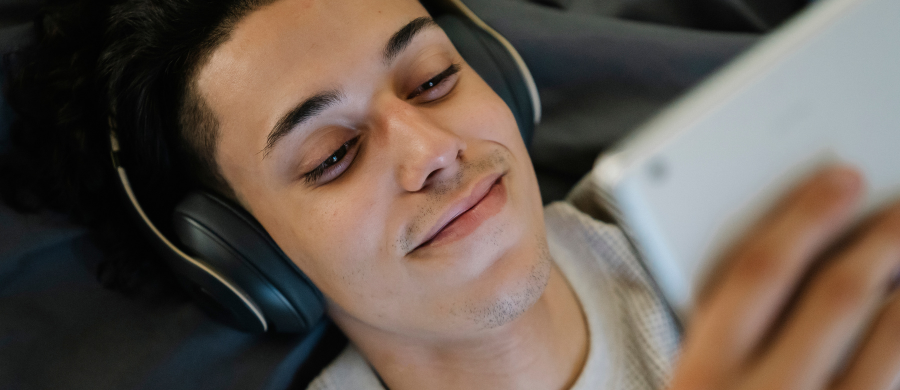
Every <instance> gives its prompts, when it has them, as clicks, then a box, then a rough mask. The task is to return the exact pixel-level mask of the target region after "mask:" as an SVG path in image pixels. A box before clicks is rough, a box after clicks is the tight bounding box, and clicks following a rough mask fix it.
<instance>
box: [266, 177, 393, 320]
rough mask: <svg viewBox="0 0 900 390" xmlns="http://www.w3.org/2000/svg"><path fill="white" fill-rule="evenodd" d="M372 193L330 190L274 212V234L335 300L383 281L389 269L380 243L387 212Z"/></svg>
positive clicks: (387, 256) (352, 296) (353, 296)
mask: <svg viewBox="0 0 900 390" xmlns="http://www.w3.org/2000/svg"><path fill="white" fill-rule="evenodd" d="M363 187H365V186H363ZM329 193H330V192H329ZM376 193H378V192H377V191H371V190H369V191H366V190H362V189H359V188H352V189H348V188H344V189H341V190H340V191H338V190H337V189H335V191H334V193H333V194H332V196H329V195H328V193H324V192H323V194H320V195H321V196H319V197H318V198H319V199H316V200H310V199H305V200H304V202H303V203H304V204H309V205H313V204H314V205H315V207H296V208H294V209H293V210H294V211H292V212H284V213H282V214H281V215H279V216H278V217H277V218H278V219H279V222H278V226H277V227H276V228H275V229H277V231H278V232H279V233H278V237H275V235H274V234H273V238H275V240H276V242H277V243H278V244H279V246H281V247H282V249H283V250H284V251H285V253H286V254H287V255H288V257H290V258H291V259H292V260H293V261H294V262H295V263H296V264H297V266H298V267H299V268H300V269H301V270H302V271H303V272H304V273H306V275H307V276H309V278H310V280H312V282H313V283H314V284H315V285H316V286H317V287H319V289H320V290H322V292H323V293H324V294H325V295H326V296H328V297H329V298H330V299H332V300H334V301H337V302H346V301H347V300H353V299H358V298H359V295H360V294H362V289H361V287H363V286H371V285H372V284H373V283H375V284H379V283H383V282H384V278H385V275H384V274H385V272H384V271H385V270H386V269H390V268H391V265H390V264H391V262H390V259H391V257H390V253H389V252H388V248H386V245H384V242H385V231H384V230H385V229H384V228H385V221H386V219H387V218H388V217H389V216H388V215H387V213H385V212H384V211H381V210H380V207H379V203H378V202H377V197H376V195H375V194H376ZM290 209H291V208H289V207H286V208H284V209H283V210H290ZM348 286H350V288H348ZM357 287H360V288H357Z"/></svg>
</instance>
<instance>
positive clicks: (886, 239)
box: [753, 205, 900, 390]
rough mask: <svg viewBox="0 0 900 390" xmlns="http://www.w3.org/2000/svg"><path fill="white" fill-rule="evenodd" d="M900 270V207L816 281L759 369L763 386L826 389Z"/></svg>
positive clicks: (758, 379)
mask: <svg viewBox="0 0 900 390" xmlns="http://www.w3.org/2000/svg"><path fill="white" fill-rule="evenodd" d="M898 270H900V205H898V206H895V207H894V208H893V209H891V210H890V211H888V212H887V213H886V214H884V216H883V217H882V218H879V221H878V222H877V223H875V224H874V225H873V226H872V227H871V228H869V229H867V231H866V232H864V234H863V235H862V236H861V237H860V238H859V239H858V240H856V241H855V242H853V243H851V244H850V246H849V247H848V248H847V249H846V250H845V251H844V252H843V253H842V254H840V255H839V256H838V257H836V258H834V259H833V262H832V263H830V264H828V265H827V266H826V267H825V268H824V269H823V270H822V271H821V273H819V274H817V275H815V276H814V278H813V279H812V280H811V282H810V285H809V289H808V290H807V291H806V292H804V293H803V295H802V296H801V297H800V300H799V302H798V306H797V310H796V311H795V312H794V314H793V315H792V316H790V317H788V319H787V322H786V324H785V327H784V328H783V329H784V330H783V331H782V332H780V333H779V334H778V335H777V336H776V338H775V340H774V342H773V344H772V347H771V349H770V351H769V354H767V355H766V358H765V359H763V360H762V361H761V362H760V364H759V368H758V370H755V372H754V377H755V378H754V381H753V382H754V383H756V384H757V385H758V386H760V387H759V388H789V389H798V390H802V389H821V388H824V387H825V385H826V384H827V383H828V382H829V381H830V380H831V378H832V377H833V373H834V372H835V370H837V368H838V365H839V364H840V362H841V359H842V358H844V357H845V356H847V355H848V353H849V352H850V351H851V350H852V349H851V348H852V347H853V345H852V344H853V342H854V341H855V340H857V337H858V335H859V334H860V333H861V332H862V331H863V330H864V329H865V326H866V324H867V323H868V321H869V320H870V319H871V318H872V317H873V316H874V315H875V314H876V313H877V310H878V308H879V307H880V303H881V302H882V301H883V299H884V296H885V293H886V291H888V287H889V286H890V284H891V281H892V280H893V278H894V275H896V273H897V272H898Z"/></svg>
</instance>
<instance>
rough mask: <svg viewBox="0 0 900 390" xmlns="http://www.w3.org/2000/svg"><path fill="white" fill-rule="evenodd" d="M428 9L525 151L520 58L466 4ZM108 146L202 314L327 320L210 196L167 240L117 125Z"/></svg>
mask: <svg viewBox="0 0 900 390" xmlns="http://www.w3.org/2000/svg"><path fill="white" fill-rule="evenodd" d="M423 3H424V5H425V6H426V8H427V9H428V11H429V12H430V13H431V15H432V17H433V18H434V20H435V21H436V22H437V23H438V25H440V26H441V28H443V29H444V31H445V32H446V34H447V35H448V36H449V37H450V40H451V41H452V42H453V44H454V45H455V46H456V48H457V50H458V51H459V53H460V54H461V55H462V57H463V58H464V59H465V60H466V62H467V63H468V64H469V65H470V66H471V67H472V68H473V69H474V70H475V71H476V72H477V73H478V74H479V75H480V76H481V77H482V78H483V79H484V80H485V81H486V82H487V83H488V85H490V86H491V88H493V90H494V91H495V92H496V93H497V94H498V95H499V96H500V97H501V98H502V99H503V100H504V101H505V102H506V104H507V105H509V107H510V109H511V110H512V112H513V115H514V116H515V118H516V122H517V123H518V125H519V130H520V132H521V134H522V137H523V139H524V140H525V142H526V145H527V144H528V143H529V142H530V140H531V137H532V134H533V131H534V125H535V124H536V123H537V122H538V121H539V120H540V113H541V110H540V109H541V107H540V100H539V97H538V94H537V87H536V86H535V84H534V80H533V79H532V77H531V74H530V72H529V71H528V68H527V67H526V66H525V63H524V61H522V58H521V57H520V56H519V54H518V53H517V52H516V50H515V49H514V48H513V47H512V45H510V44H509V42H507V41H506V39H504V38H503V37H502V36H500V34H498V33H497V32H496V31H494V30H493V29H491V28H490V27H489V26H487V25H486V24H485V23H484V22H483V21H481V20H480V19H478V17H477V16H476V15H475V14H474V13H472V11H471V10H469V9H468V8H467V7H466V6H465V5H464V4H463V3H462V2H461V1H460V0H436V1H423ZM110 144H111V151H112V161H113V166H114V167H115V169H116V171H117V173H118V175H119V179H120V180H121V182H122V187H123V189H124V191H125V194H126V195H127V198H128V200H129V202H130V204H131V206H132V208H133V210H134V211H135V214H136V217H137V219H138V220H139V225H140V226H141V229H142V230H143V231H144V232H145V235H146V236H147V237H148V239H149V240H150V241H151V242H152V245H153V246H154V247H155V249H156V250H157V251H158V252H159V253H160V254H161V255H162V257H163V258H164V259H165V261H166V262H167V264H168V265H169V267H170V268H171V269H172V270H173V272H174V273H175V274H176V275H177V277H178V279H179V281H180V282H181V283H182V285H184V286H185V287H186V289H187V290H188V292H189V293H190V294H191V295H192V297H193V298H194V300H195V301H196V302H197V303H198V304H199V305H200V306H201V307H203V308H204V309H206V310H207V311H208V312H211V313H212V314H213V315H214V316H216V317H219V318H224V319H226V321H227V322H230V323H231V324H233V325H235V326H237V327H238V328H240V329H243V330H246V331H251V332H266V331H277V332H298V333H305V332H307V331H309V330H310V329H311V328H312V327H313V326H314V325H315V324H316V323H318V322H319V321H320V320H321V319H322V317H323V315H324V312H325V306H324V299H323V297H322V293H321V292H320V291H319V290H318V289H317V288H316V286H315V285H313V283H312V282H311V281H310V280H309V278H307V277H306V275H304V274H303V272H302V271H300V269H299V268H297V266H296V265H295V264H294V263H293V262H292V261H291V260H290V259H289V258H288V257H287V256H286V255H285V254H284V252H282V251H281V249H280V248H279V247H278V245H277V244H275V242H274V241H273V240H272V238H271V237H269V235H268V234H267V233H266V231H265V230H264V229H263V228H262V226H261V225H260V224H259V223H258V222H257V221H256V220H255V219H254V218H253V217H252V216H251V215H250V214H249V213H247V212H246V211H244V210H243V209H241V208H240V207H238V206H235V205H233V204H232V203H231V202H229V201H227V200H225V199H223V198H221V197H219V196H216V195H214V194H211V193H207V192H193V193H190V194H188V195H187V197H186V198H185V199H184V200H183V201H181V202H180V203H179V204H178V206H177V207H176V208H175V211H174V212H173V216H172V223H173V228H174V229H173V230H174V231H175V233H176V234H177V236H178V242H179V244H180V246H176V245H175V244H174V243H173V242H172V241H170V240H169V239H168V238H166V237H165V236H164V235H163V234H162V233H161V232H160V231H159V229H157V228H156V226H155V225H154V224H153V222H151V221H150V219H149V218H148V217H147V215H146V214H145V213H144V210H143V208H141V206H140V204H139V203H138V201H137V199H136V197H135V195H134V192H133V191H132V189H131V185H130V184H129V182H128V175H127V174H126V172H125V168H123V167H122V166H121V164H120V163H119V157H118V154H119V144H118V140H117V138H116V133H115V123H114V122H113V121H112V120H110Z"/></svg>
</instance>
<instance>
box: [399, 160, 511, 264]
mask: <svg viewBox="0 0 900 390" xmlns="http://www.w3.org/2000/svg"><path fill="white" fill-rule="evenodd" d="M503 178H504V175H503V174H500V173H497V174H493V175H489V176H487V177H484V178H483V179H481V180H479V181H478V183H477V184H475V186H473V187H472V190H471V191H469V193H468V195H466V196H464V197H463V198H462V199H459V200H457V201H455V202H453V203H452V205H451V206H450V207H449V208H448V209H447V211H445V212H444V213H443V214H442V215H441V217H440V218H439V219H438V221H437V223H435V224H434V226H433V227H432V228H431V229H430V230H429V231H428V233H426V234H425V235H424V239H423V240H422V243H421V244H419V246H417V247H416V248H415V249H413V251H416V250H418V249H420V248H424V247H434V246H438V245H441V244H446V243H449V242H453V241H456V240H459V239H462V238H464V237H466V236H468V235H469V234H471V233H472V232H474V231H475V230H476V229H477V228H478V227H479V226H481V224H482V223H483V222H484V221H486V220H487V219H489V218H490V217H492V216H494V215H495V214H497V213H499V212H500V210H501V209H502V208H503V206H504V205H505V204H506V186H505V183H504V180H503Z"/></svg>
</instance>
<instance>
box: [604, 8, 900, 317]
mask: <svg viewBox="0 0 900 390" xmlns="http://www.w3.org/2000/svg"><path fill="white" fill-rule="evenodd" d="M836 161H843V162H847V163H850V164H852V165H855V166H857V167H859V168H860V169H862V171H863V172H864V173H865V175H866V179H867V181H868V186H869V193H868V199H867V200H866V208H865V210H862V211H861V214H860V215H863V214H864V213H866V212H870V211H871V210H873V209H874V208H876V207H879V206H883V205H885V203H886V202H888V201H890V200H891V199H895V198H897V197H898V196H900V1H897V0H820V1H819V2H818V3H816V4H815V5H813V6H811V7H810V9H808V10H806V11H804V12H803V13H802V14H800V15H799V16H798V17H796V18H795V19H794V20H792V21H790V22H789V23H788V24H787V25H785V26H784V27H782V28H781V29H780V30H778V31H776V32H774V33H773V34H772V35H770V36H769V37H767V39H765V40H764V41H762V42H760V43H759V44H758V45H757V46H756V47H754V48H752V49H751V50H750V51H748V52H747V53H746V54H745V55H743V56H741V57H740V58H738V59H737V60H735V61H734V62H733V63H731V64H729V65H728V66H726V67H725V68H724V69H723V70H722V71H720V72H719V73H717V74H716V75H715V76H713V77H711V78H710V79H709V80H707V81H706V82H704V83H703V84H701V86H699V87H698V88H697V89H695V90H694V91H692V92H691V93H689V94H688V95H686V96H685V97H683V98H682V99H680V100H679V101H678V102H677V103H675V104H674V105H672V106H670V107H669V108H667V109H666V110H665V111H664V112H662V113H661V114H660V115H658V116H657V117H656V118H654V119H653V120H651V121H650V122H648V123H647V124H646V125H645V126H643V128H642V129H641V130H639V131H638V132H636V133H635V135H634V136H633V137H632V138H630V139H627V140H625V141H624V142H623V143H622V144H620V145H619V146H618V147H617V148H615V149H614V150H613V151H611V152H610V153H609V154H606V155H604V156H601V158H600V159H599V160H598V162H597V165H596V166H595V167H594V170H593V171H592V173H591V174H592V175H594V176H595V177H594V178H595V179H596V180H597V182H598V183H599V184H600V187H601V189H602V192H603V196H604V200H605V201H606V203H607V205H608V207H609V208H610V210H611V211H612V213H613V214H615V215H616V217H617V218H618V219H619V221H620V222H621V223H622V225H623V226H624V227H625V229H626V231H627V232H628V233H629V235H630V237H631V239H632V240H633V242H634V243H635V245H636V246H637V247H638V249H639V251H640V252H641V253H642V255H643V256H644V258H645V262H646V265H647V268H648V270H649V271H650V272H651V274H652V275H653V277H654V279H655V280H656V281H657V283H658V285H659V287H660V289H661V290H662V292H663V294H664V295H665V296H666V298H667V299H668V301H669V303H670V304H672V306H673V308H674V309H675V311H676V312H677V313H678V314H679V316H681V317H682V318H683V319H684V318H685V316H687V314H688V313H689V311H690V306H691V302H692V301H693V298H694V294H695V292H696V291H695V290H696V289H697V288H698V287H699V284H700V283H702V282H703V281H704V279H705V278H706V272H708V270H709V269H710V267H711V266H712V261H713V259H715V258H716V257H717V256H718V255H719V254H720V252H721V251H722V250H723V249H725V247H727V246H728V245H730V244H732V241H733V239H734V238H735V237H736V235H738V234H740V233H741V232H742V231H744V230H745V228H746V227H747V226H748V225H749V224H751V223H753V222H754V221H756V220H757V219H758V218H759V216H760V214H761V213H763V212H765V211H766V210H768V208H769V207H771V205H772V202H773V201H774V200H775V199H776V198H778V197H779V196H780V195H781V194H783V193H784V191H786V190H787V189H789V188H790V187H791V185H792V184H793V183H795V182H796V180H797V179H799V178H800V177H802V176H804V175H806V174H809V173H810V172H811V171H812V170H813V169H815V168H816V167H819V166H822V165H824V164H828V163H833V162H836Z"/></svg>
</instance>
